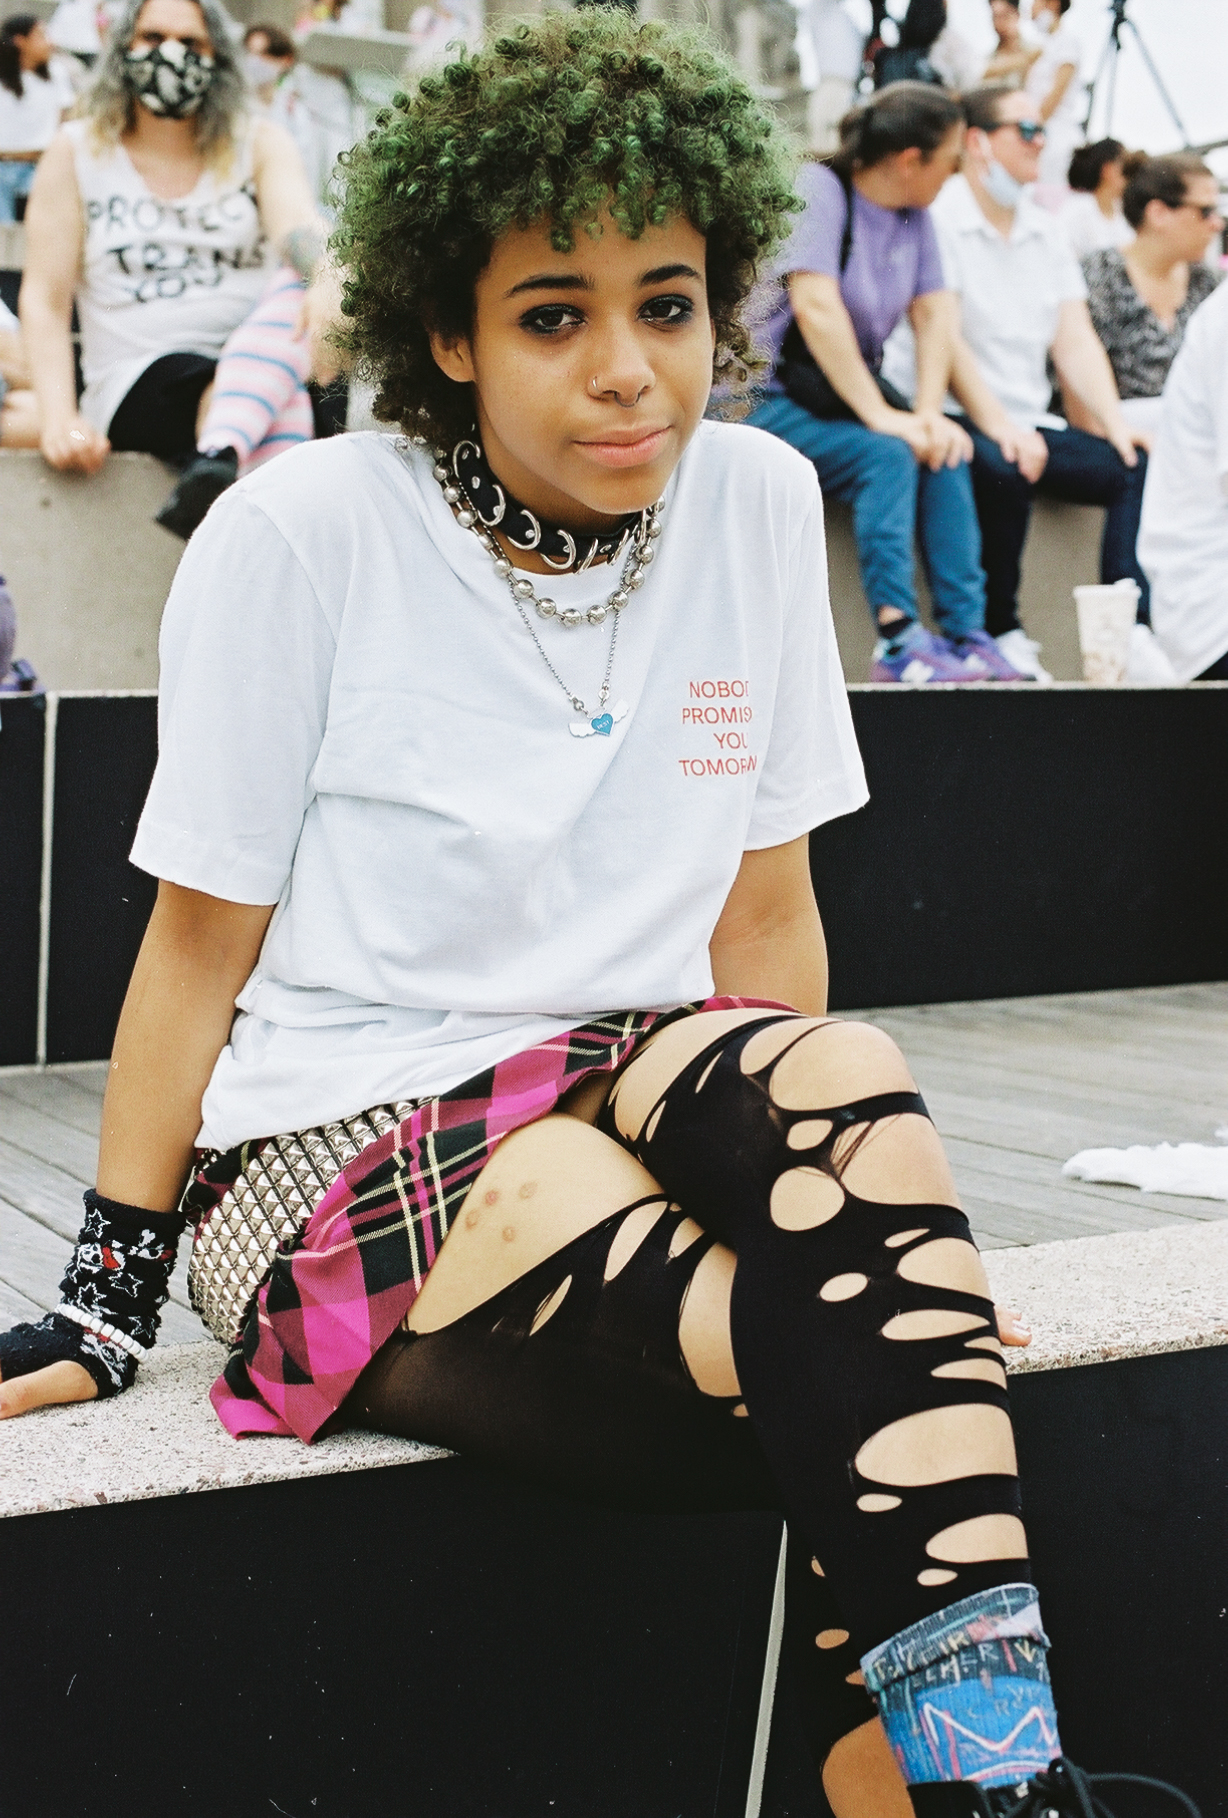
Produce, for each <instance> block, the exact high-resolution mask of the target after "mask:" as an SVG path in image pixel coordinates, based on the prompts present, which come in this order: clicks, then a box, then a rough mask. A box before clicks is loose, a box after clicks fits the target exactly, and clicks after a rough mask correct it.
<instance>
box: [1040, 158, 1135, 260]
mask: <svg viewBox="0 0 1228 1818" xmlns="http://www.w3.org/2000/svg"><path fill="white" fill-rule="evenodd" d="M1047 132H1048V129H1047V128H1046V133H1047ZM1125 156H1126V148H1125V146H1124V145H1123V144H1122V142H1121V140H1120V139H1097V141H1096V143H1095V144H1094V145H1080V146H1079V147H1078V149H1077V150H1076V151H1075V152H1074V154H1073V156H1072V157H1071V160H1070V166H1069V168H1068V170H1067V173H1066V181H1067V183H1068V184H1069V186H1070V191H1071V194H1070V198H1069V200H1068V201H1066V202H1064V203H1063V204H1062V207H1061V208H1060V209H1059V210H1058V217H1057V218H1058V220H1059V221H1060V222H1061V224H1062V226H1063V227H1064V228H1065V230H1066V238H1067V240H1068V241H1069V243H1070V250H1071V252H1072V253H1073V254H1074V256H1075V258H1076V259H1086V257H1087V256H1088V254H1089V253H1094V252H1103V251H1104V250H1105V249H1106V248H1108V247H1111V246H1118V247H1120V246H1128V245H1129V244H1130V242H1131V240H1133V238H1134V229H1133V228H1132V227H1131V225H1130V223H1129V222H1128V221H1127V220H1126V216H1125V212H1124V210H1123V209H1122V206H1121V199H1122V197H1123V196H1124V195H1125V193H1126V166H1125Z"/></svg>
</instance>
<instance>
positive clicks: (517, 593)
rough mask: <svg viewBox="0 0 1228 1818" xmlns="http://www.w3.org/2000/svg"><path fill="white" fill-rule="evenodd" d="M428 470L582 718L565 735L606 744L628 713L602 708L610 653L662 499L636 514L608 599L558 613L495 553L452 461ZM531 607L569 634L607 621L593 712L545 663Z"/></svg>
mask: <svg viewBox="0 0 1228 1818" xmlns="http://www.w3.org/2000/svg"><path fill="white" fill-rule="evenodd" d="M413 440H414V441H415V442H416V443H418V444H419V446H422V445H424V444H423V442H422V440H421V439H420V438H418V437H414V438H413ZM466 445H467V444H465V443H462V444H460V445H459V446H461V447H464V446H466ZM432 471H433V472H434V475H435V478H436V480H437V481H438V482H439V485H440V487H441V488H442V490H443V496H444V499H445V501H446V502H447V504H448V505H450V506H451V507H452V509H453V511H454V513H455V516H456V521H457V523H458V524H459V525H460V526H461V528H462V530H469V531H472V532H473V535H474V536H475V537H476V538H477V539H478V542H479V543H480V544H481V545H482V548H483V549H484V550H485V551H486V553H487V554H488V555H489V556H490V558H491V560H492V561H493V563H494V567H495V573H496V574H497V575H498V576H499V578H500V579H501V580H504V581H506V582H507V584H508V589H509V591H510V593H511V596H512V604H513V605H514V606H515V608H516V611H517V612H518V614H519V615H520V621H521V623H522V625H523V626H524V628H525V630H526V631H527V632H528V634H529V636H530V637H531V638H532V640H533V643H534V645H535V646H536V649H537V654H538V655H539V656H540V658H541V660H542V662H543V663H544V664H545V665H546V668H547V669H548V670H549V671H550V674H551V675H552V676H553V677H554V680H555V681H556V682H557V683H558V685H559V687H560V688H561V689H562V691H563V693H564V694H565V695H566V697H567V699H568V701H569V702H570V704H571V707H572V709H573V711H574V712H576V713H578V714H580V715H582V718H580V719H579V720H572V721H570V722H569V726H568V730H569V731H570V733H571V735H572V737H573V738H577V739H590V738H593V737H594V736H597V737H599V738H606V739H608V738H609V736H610V734H611V733H612V732H613V730H614V727H615V726H616V725H617V723H618V721H619V720H621V719H624V718H625V717H626V713H627V703H626V702H625V701H618V702H616V703H615V705H614V706H613V707H607V702H608V701H609V698H610V677H611V675H612V674H613V671H614V652H615V650H616V649H617V648H618V626H619V621H620V619H621V617H622V613H623V609H624V607H626V606H627V605H628V604H629V603H630V600H631V596H632V594H634V593H637V592H638V591H639V589H640V588H641V587H642V586H643V585H644V582H645V580H646V578H647V572H648V568H649V565H650V564H651V563H652V561H653V559H654V557H655V556H656V553H657V552H656V549H655V548H654V544H655V542H656V539H657V538H658V537H659V536H660V534H661V517H662V514H663V512H664V509H665V506H664V502H663V500H661V499H658V500H657V502H656V504H655V505H650V506H649V507H648V508H647V509H646V510H645V511H643V512H641V514H640V522H639V525H638V527H637V529H636V530H635V532H634V535H633V538H632V543H631V547H630V549H629V550H628V551H627V556H626V559H625V561H624V563H623V571H622V576H621V578H620V580H619V583H618V586H617V587H616V588H615V589H614V591H613V593H611V595H610V597H609V599H608V600H604V601H599V602H598V604H597V605H595V606H590V607H589V608H588V609H587V611H581V610H580V609H579V608H578V607H567V608H560V607H559V606H558V605H557V604H556V603H555V601H554V600H551V599H542V598H540V597H539V596H538V592H537V589H536V588H535V587H534V585H533V583H532V581H531V580H529V579H528V577H527V576H526V575H523V574H521V575H517V574H516V572H515V570H514V568H513V566H512V564H511V562H509V561H508V559H507V557H506V556H505V555H504V553H503V551H502V549H500V547H499V545H498V543H497V542H496V541H495V539H494V537H493V535H492V534H491V531H490V530H489V529H488V528H487V526H486V524H485V523H484V522H483V521H482V518H481V516H480V514H479V513H478V511H477V510H476V509H475V507H474V505H473V502H472V500H471V499H470V498H469V495H468V493H467V492H466V490H465V487H464V485H463V483H462V482H461V480H460V477H459V475H458V473H457V469H456V462H455V460H453V462H452V464H451V465H450V466H449V465H448V463H447V461H446V459H445V457H444V456H443V455H441V454H439V453H438V452H437V453H436V455H435V464H434V468H433V470H432ZM530 606H532V607H533V609H534V611H535V612H536V614H537V616H538V618H539V619H544V620H550V619H554V620H555V621H556V622H557V623H558V624H560V625H563V626H565V627H566V629H567V630H569V631H573V630H575V629H576V628H577V627H579V626H581V625H602V624H604V623H605V621H606V619H610V620H611V621H612V623H611V627H610V648H609V651H608V652H607V655H606V663H605V674H604V675H603V676H602V678H601V688H600V691H599V693H598V696H597V702H596V712H595V713H592V712H590V710H589V708H588V706H587V704H586V703H585V701H584V700H583V698H582V697H581V696H580V695H578V694H574V693H573V692H572V690H571V689H570V688H569V687H568V686H567V683H566V682H565V681H564V680H563V678H562V676H561V675H560V674H559V672H558V670H557V669H556V668H555V666H554V664H553V663H552V662H551V661H550V658H549V657H548V656H547V654H546V649H545V646H544V644H543V643H542V641H541V639H540V638H539V637H538V635H537V630H536V627H535V626H534V624H533V621H532V619H531V618H530V617H529V611H528V609H529V607H530Z"/></svg>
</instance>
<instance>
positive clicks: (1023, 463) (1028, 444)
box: [994, 423, 1049, 486]
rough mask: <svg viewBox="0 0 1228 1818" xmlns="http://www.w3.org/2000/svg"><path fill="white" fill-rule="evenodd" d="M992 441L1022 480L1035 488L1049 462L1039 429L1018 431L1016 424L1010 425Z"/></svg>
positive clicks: (1047, 449)
mask: <svg viewBox="0 0 1228 1818" xmlns="http://www.w3.org/2000/svg"><path fill="white" fill-rule="evenodd" d="M994 439H995V441H996V442H997V444H998V447H999V448H1000V449H1001V450H1002V454H1003V458H1004V459H1005V460H1007V461H1010V462H1011V463H1012V465H1013V466H1015V467H1018V469H1019V471H1020V473H1021V474H1022V475H1023V477H1024V479H1025V480H1027V481H1028V482H1029V483H1030V484H1031V485H1033V486H1035V484H1036V482H1037V480H1039V478H1040V476H1041V474H1042V473H1043V472H1044V471H1045V467H1046V465H1047V464H1048V460H1049V444H1048V443H1047V442H1046V441H1045V438H1044V437H1043V436H1042V435H1041V433H1040V431H1039V429H1020V427H1019V425H1018V424H1017V423H1010V424H1008V425H1007V427H1006V429H1005V430H1003V432H1002V434H1001V435H1000V436H996V437H995V438H994Z"/></svg>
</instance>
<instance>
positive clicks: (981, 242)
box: [930, 177, 1087, 429]
mask: <svg viewBox="0 0 1228 1818" xmlns="http://www.w3.org/2000/svg"><path fill="white" fill-rule="evenodd" d="M930 216H931V218H932V220H933V223H934V226H935V228H936V229H937V231H938V245H939V248H940V250H941V252H942V266H943V271H944V272H945V274H946V280H947V284H948V285H949V286H950V288H951V289H952V290H955V291H958V292H959V297H960V318H961V322H962V326H963V335H964V339H965V341H967V343H968V346H969V347H970V348H971V349H972V352H973V354H974V356H975V358H976V361H977V364H978V366H979V367H980V369H981V375H982V377H983V378H984V380H985V383H986V384H987V385H988V386H989V389H990V391H992V392H993V394H994V396H995V397H996V398H997V399H998V400H999V402H1000V403H1001V404H1002V405H1003V406H1004V407H1005V409H1006V410H1007V412H1008V413H1009V415H1010V416H1011V417H1012V418H1013V419H1014V421H1015V422H1016V423H1019V424H1021V425H1022V426H1024V427H1025V428H1028V429H1035V428H1036V427H1037V426H1038V425H1041V424H1043V425H1045V426H1046V427H1049V428H1064V427H1065V422H1064V419H1063V418H1061V417H1056V416H1054V415H1052V413H1051V412H1050V410H1049V397H1050V393H1051V390H1052V387H1051V386H1050V383H1049V375H1048V371H1047V369H1046V359H1047V356H1048V353H1049V349H1050V347H1051V346H1052V344H1053V338H1054V336H1055V335H1056V333H1057V326H1058V318H1059V316H1060V315H1061V310H1062V305H1063V303H1066V302H1072V301H1082V300H1085V299H1086V297H1087V285H1086V284H1085V283H1084V282H1083V273H1082V272H1081V271H1080V270H1079V266H1078V261H1077V260H1076V259H1075V256H1074V254H1073V253H1072V252H1071V250H1070V246H1069V243H1068V241H1067V239H1066V235H1065V234H1064V232H1063V231H1062V228H1061V226H1060V225H1059V223H1058V221H1057V220H1056V218H1055V217H1054V216H1053V215H1051V214H1048V213H1046V211H1045V210H1044V209H1043V208H1038V207H1037V205H1036V204H1035V202H1033V201H1032V199H1031V197H1030V196H1027V195H1024V196H1022V197H1021V198H1020V202H1019V206H1018V208H1017V209H1016V210H1015V219H1014V221H1013V223H1012V225H1011V231H1010V237H1009V238H1008V239H1005V240H1004V239H1003V238H1002V235H1001V234H1000V233H999V232H998V230H997V228H996V227H994V226H993V225H992V223H991V222H989V221H988V220H987V219H986V217H985V216H984V215H983V214H982V212H981V208H980V204H979V203H978V202H977V199H976V197H975V196H974V195H973V193H972V190H971V188H970V187H969V184H968V181H967V179H966V178H965V177H952V178H951V179H950V181H949V182H947V183H945V184H944V185H943V187H942V190H941V191H940V192H939V196H938V200H937V201H936V202H935V203H934V204H933V206H932V207H931V209H930Z"/></svg>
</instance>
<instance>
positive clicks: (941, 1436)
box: [854, 1402, 1016, 1488]
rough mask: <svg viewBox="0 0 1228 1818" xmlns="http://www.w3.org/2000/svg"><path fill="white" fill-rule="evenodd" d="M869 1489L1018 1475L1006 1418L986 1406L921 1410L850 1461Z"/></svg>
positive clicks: (889, 1428)
mask: <svg viewBox="0 0 1228 1818" xmlns="http://www.w3.org/2000/svg"><path fill="white" fill-rule="evenodd" d="M854 1462H855V1463H856V1466H857V1469H858V1471H859V1472H860V1473H861V1475H862V1476H863V1477H868V1478H869V1479H870V1481H871V1482H872V1483H889V1484H896V1485H899V1486H901V1487H905V1488H907V1487H909V1486H913V1485H917V1484H926V1483H952V1482H953V1481H954V1480H955V1479H956V1478H957V1477H980V1476H983V1475H990V1476H1004V1477H1013V1476H1015V1474H1016V1464H1015V1440H1014V1435H1013V1434H1012V1432H1011V1423H1010V1418H1009V1416H1008V1415H1007V1414H1006V1412H1005V1411H1004V1410H1003V1409H1002V1408H994V1407H990V1406H989V1404H988V1403H986V1402H962V1403H958V1404H957V1405H956V1406H955V1407H952V1408H923V1409H922V1410H921V1412H920V1413H917V1414H906V1415H905V1416H904V1418H903V1420H893V1421H892V1422H891V1423H890V1425H889V1426H885V1427H883V1428H881V1429H880V1431H879V1432H877V1433H875V1434H874V1435H873V1436H872V1437H871V1438H869V1439H867V1440H866V1442H865V1444H864V1445H863V1446H862V1447H861V1449H860V1451H859V1452H858V1453H857V1457H856V1459H855V1461H854Z"/></svg>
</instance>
